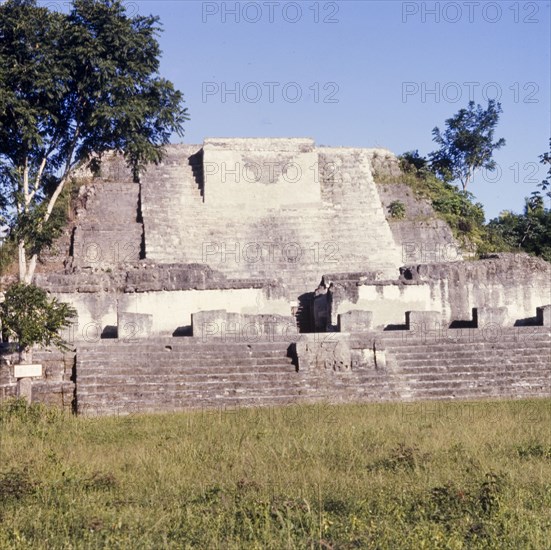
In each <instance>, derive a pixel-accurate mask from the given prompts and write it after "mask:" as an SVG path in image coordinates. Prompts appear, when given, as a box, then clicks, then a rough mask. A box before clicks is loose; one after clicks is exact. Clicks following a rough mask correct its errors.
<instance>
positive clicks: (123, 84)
mask: <svg viewBox="0 0 551 550" xmlns="http://www.w3.org/2000/svg"><path fill="white" fill-rule="evenodd" d="M54 7H55V6H54ZM160 30H161V29H160V27H159V21H158V18H156V17H153V16H141V15H137V16H135V17H129V16H128V15H127V14H126V8H125V6H124V3H123V2H122V0H74V1H73V2H72V6H71V10H70V12H69V13H62V12H57V11H54V10H50V9H48V7H41V6H39V5H38V4H37V2H36V1H35V0H7V2H4V3H3V4H2V5H0V197H1V198H0V217H1V219H0V221H1V222H2V223H3V224H7V225H8V226H9V227H10V230H11V231H10V241H11V242H10V243H9V245H8V250H5V251H4V252H9V247H10V246H11V247H13V243H15V244H16V246H17V249H18V258H19V266H18V271H19V278H20V280H22V281H25V282H27V283H29V282H31V280H32V277H33V274H34V271H35V269H36V262H37V258H38V253H39V252H40V250H42V249H43V248H44V247H48V246H49V245H51V243H52V241H53V240H54V239H55V238H56V236H57V235H58V234H59V229H60V224H61V226H62V225H63V223H62V221H60V219H57V220H56V215H55V206H56V204H57V202H58V200H59V198H60V196H61V194H62V193H63V190H64V189H65V188H66V186H67V185H68V184H69V182H70V181H71V178H72V177H73V174H74V171H75V169H76V168H77V167H79V166H83V165H88V166H89V167H90V168H91V169H92V170H94V171H97V170H98V169H99V166H100V163H101V156H102V154H103V153H104V152H106V151H112V150H114V151H117V152H120V153H122V154H123V155H124V156H125V158H126V160H127V162H128V164H129V165H130V166H131V167H132V170H133V172H134V176H135V178H138V176H139V173H140V171H141V170H143V169H144V167H145V165H147V164H148V163H151V162H154V163H157V162H159V161H160V160H161V159H162V156H163V146H164V145H166V144H168V143H169V140H170V137H171V135H172V134H173V133H176V134H178V135H182V134H183V123H184V121H186V120H188V118H189V117H188V114H187V109H184V108H182V102H183V98H182V94H181V93H180V92H179V91H177V90H175V89H174V87H173V85H172V83H171V82H169V81H167V80H166V79H163V78H161V77H160V76H159V75H158V69H159V57H160V53H161V52H160V48H159V44H158V41H157V39H156V36H157V35H158V33H159V32H160ZM4 256H5V254H4ZM4 260H5V258H4Z"/></svg>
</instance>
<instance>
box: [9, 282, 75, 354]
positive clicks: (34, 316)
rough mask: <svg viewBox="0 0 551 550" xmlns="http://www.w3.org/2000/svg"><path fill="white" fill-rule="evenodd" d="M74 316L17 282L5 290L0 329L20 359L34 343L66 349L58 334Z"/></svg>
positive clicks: (43, 294) (40, 291)
mask: <svg viewBox="0 0 551 550" xmlns="http://www.w3.org/2000/svg"><path fill="white" fill-rule="evenodd" d="M75 316H76V311H75V309H74V308H72V307H71V306H69V305H67V304H65V303H62V302H59V301H58V300H57V299H56V298H54V299H52V300H50V299H49V297H48V294H47V293H46V291H45V290H43V289H41V288H38V287H37V286H34V285H27V284H25V283H21V282H19V283H15V284H13V285H11V286H10V287H9V288H8V290H7V291H6V294H5V298H4V301H3V302H2V303H1V304H0V319H1V320H2V330H3V331H5V332H7V333H8V334H9V335H11V336H13V337H15V338H16V339H17V342H18V345H19V352H20V355H21V358H22V359H24V358H25V357H26V354H27V353H28V352H29V350H30V349H31V347H32V346H33V345H35V344H41V345H44V346H49V345H54V346H56V347H59V348H61V349H67V348H66V342H65V341H64V340H63V339H62V338H61V336H60V334H59V332H60V330H61V329H63V328H65V327H68V326H69V325H70V324H71V319H73V318H74V317H75Z"/></svg>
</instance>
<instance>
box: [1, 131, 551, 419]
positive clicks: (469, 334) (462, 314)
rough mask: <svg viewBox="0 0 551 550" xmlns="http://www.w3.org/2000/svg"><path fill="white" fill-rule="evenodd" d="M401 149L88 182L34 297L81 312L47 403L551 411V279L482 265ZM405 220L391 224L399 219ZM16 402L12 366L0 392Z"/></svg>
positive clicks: (238, 162) (290, 142) (43, 356)
mask: <svg viewBox="0 0 551 550" xmlns="http://www.w3.org/2000/svg"><path fill="white" fill-rule="evenodd" d="M400 175H401V172H400V168H399V163H398V160H397V159H396V157H395V156H394V155H393V154H392V153H390V152H389V151H387V150H384V149H361V148H345V147H342V148H341V147H317V146H316V145H315V143H314V142H313V141H312V140H311V139H302V138H301V139H295V138H294V139H221V138H217V139H214V138H212V139H206V140H205V141H204V143H203V144H202V145H171V146H169V147H168V148H167V154H166V157H165V158H164V160H163V161H162V163H160V164H159V165H157V166H149V167H148V169H147V171H146V172H145V173H144V174H143V175H142V176H141V179H140V182H139V183H136V182H134V181H133V179H132V175H131V172H130V171H129V170H128V168H127V167H126V164H125V162H124V159H122V158H121V157H118V156H115V155H108V156H107V157H106V158H104V159H103V162H102V166H101V172H100V173H99V174H95V175H92V174H90V173H87V172H86V171H81V172H80V173H79V174H78V179H79V185H80V188H79V192H78V201H77V202H78V205H77V208H76V212H75V214H74V216H73V219H72V221H71V223H70V225H69V226H68V227H67V230H66V232H65V234H64V236H63V237H62V238H61V239H60V240H59V241H58V243H57V244H56V249H55V251H54V252H50V254H49V256H45V257H44V258H42V264H41V268H40V269H39V270H38V274H37V276H36V284H38V285H39V286H42V287H43V288H45V289H46V290H48V291H49V292H50V293H51V294H52V295H54V296H56V297H58V298H59V299H60V300H62V301H65V302H69V303H71V304H72V305H73V306H74V307H75V308H76V309H77V311H78V322H76V323H75V325H74V326H73V327H72V328H71V330H70V331H69V333H68V334H67V335H66V337H67V339H68V340H69V341H70V342H71V343H72V345H73V346H74V350H73V351H71V352H67V353H58V352H52V351H47V350H43V351H37V352H36V354H35V355H36V356H37V357H39V358H40V360H41V362H42V364H43V365H44V372H43V375H42V377H38V378H36V379H35V380H34V382H33V399H38V400H46V401H54V402H59V403H61V404H63V405H66V406H72V407H73V408H74V410H75V411H77V412H81V413H89V414H107V413H113V412H129V411H134V410H140V411H141V410H144V411H145V410H147V411H155V410H176V409H186V408H197V407H202V406H218V405H220V404H223V405H227V404H230V405H232V406H233V405H240V404H243V405H255V404H258V405H266V404H270V403H286V402H296V401H301V400H306V401H311V400H327V401H335V400H336V401H342V400H358V401H361V400H371V401H379V400H381V401H382V400H412V399H433V398H443V399H449V398H462V397H465V398H472V397H485V396H508V397H524V396H544V395H546V396H549V395H551V381H550V379H551V376H550V365H549V353H550V351H551V342H550V338H549V332H550V330H551V317H550V316H551V306H550V305H549V304H550V303H551V296H550V295H551V286H550V285H551V265H550V264H549V263H547V262H545V261H543V260H540V259H538V258H534V257H530V256H528V255H525V254H499V255H495V256H491V257H488V258H485V259H482V260H476V261H475V260H473V259H472V258H470V257H469V254H468V253H467V252H465V251H462V250H461V249H460V246H459V244H458V243H457V242H456V241H455V239H454V236H453V234H452V232H451V230H450V228H449V227H448V225H447V224H446V223H445V222H444V221H443V220H441V219H440V218H438V217H437V216H436V214H435V212H434V211H433V209H432V206H431V204H430V203H429V202H428V201H426V200H424V199H421V198H418V197H416V196H415V195H414V193H413V191H412V190H411V189H410V188H409V187H408V186H407V185H405V184H403V183H400ZM398 201H399V203H400V204H401V205H402V207H403V208H404V213H405V215H404V216H403V217H393V216H392V213H391V212H392V207H391V205H392V204H396V203H397V202H398ZM16 391H17V380H16V378H15V377H14V375H13V373H12V372H11V371H10V370H9V368H8V367H7V366H6V365H4V366H3V367H2V368H1V369H0V397H1V396H2V394H3V395H10V394H13V393H15V392H16Z"/></svg>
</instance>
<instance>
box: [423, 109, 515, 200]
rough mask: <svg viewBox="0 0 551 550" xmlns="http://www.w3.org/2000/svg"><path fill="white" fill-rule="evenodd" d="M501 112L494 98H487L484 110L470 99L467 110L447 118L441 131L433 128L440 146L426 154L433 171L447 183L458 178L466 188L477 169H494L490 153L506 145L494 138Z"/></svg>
mask: <svg viewBox="0 0 551 550" xmlns="http://www.w3.org/2000/svg"><path fill="white" fill-rule="evenodd" d="M501 112H502V109H501V104H500V103H496V101H495V100H492V99H491V100H489V101H488V107H487V109H483V108H482V106H481V105H476V107H475V103H474V101H470V102H469V105H468V107H467V108H466V109H460V110H459V112H458V113H457V114H456V115H454V116H453V117H451V118H449V119H447V120H446V130H445V131H444V132H441V131H440V129H439V128H438V127H435V128H434V129H433V131H432V135H433V141H435V142H436V143H437V144H438V145H440V149H438V150H437V151H434V152H432V153H430V154H429V159H430V165H431V168H432V170H433V171H434V173H435V174H436V175H438V176H439V177H440V178H442V179H443V180H444V181H445V182H447V183H450V182H453V181H457V180H459V182H460V183H461V186H462V188H463V191H466V190H467V186H468V184H469V182H470V181H471V180H472V178H473V175H474V172H475V171H476V170H478V169H480V168H485V169H486V170H489V171H493V170H495V167H496V162H495V161H494V160H493V158H492V156H493V153H494V151H496V150H498V149H500V148H501V147H503V146H504V145H505V140H504V139H503V138H500V139H498V140H497V141H495V142H494V141H493V139H494V131H495V127H496V125H497V123H498V121H499V115H500V113H501Z"/></svg>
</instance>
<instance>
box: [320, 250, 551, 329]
mask: <svg viewBox="0 0 551 550" xmlns="http://www.w3.org/2000/svg"><path fill="white" fill-rule="evenodd" d="M325 278H326V280H327V281H332V282H334V284H335V287H336V290H335V303H334V307H333V319H332V323H333V324H334V325H336V323H337V315H338V314H339V313H344V312H346V311H350V310H368V311H372V312H373V316H374V326H376V327H384V326H387V325H393V324H400V323H402V322H403V321H402V319H403V316H404V314H405V312H406V311H408V310H427V311H430V310H438V311H440V312H441V315H442V319H443V320H445V321H447V322H448V323H451V322H454V321H455V322H460V321H469V320H472V310H473V308H480V307H492V308H497V307H505V308H506V315H505V318H504V323H505V324H507V325H510V326H513V325H514V324H523V323H524V324H526V323H527V324H530V323H534V322H535V312H536V308H537V307H539V306H541V305H544V304H547V303H548V302H550V301H551V264H549V263H548V262H545V261H544V260H541V259H539V258H535V257H533V256H529V255H528V254H498V255H494V256H493V257H489V258H487V259H483V260H478V261H467V262H455V261H452V262H439V263H433V264H422V265H414V266H410V267H403V268H402V269H401V276H400V279H399V280H398V281H384V282H378V281H371V280H369V279H368V278H365V277H362V276H361V275H360V274H347V275H331V274H328V275H326V276H325Z"/></svg>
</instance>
